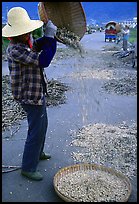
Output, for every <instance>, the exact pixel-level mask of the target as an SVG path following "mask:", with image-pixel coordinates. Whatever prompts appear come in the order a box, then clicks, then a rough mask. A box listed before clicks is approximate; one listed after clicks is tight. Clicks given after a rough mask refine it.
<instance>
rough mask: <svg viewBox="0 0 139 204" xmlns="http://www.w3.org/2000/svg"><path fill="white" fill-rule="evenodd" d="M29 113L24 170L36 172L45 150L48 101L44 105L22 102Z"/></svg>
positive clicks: (23, 160)
mask: <svg viewBox="0 0 139 204" xmlns="http://www.w3.org/2000/svg"><path fill="white" fill-rule="evenodd" d="M22 107H23V109H24V110H25V112H26V113H27V120H28V133H27V139H26V142H25V146H24V152H23V158H22V170H23V171H27V172H35V171H36V169H37V165H38V162H39V157H40V155H41V153H42V151H43V148H44V143H45V137H46V132H47V126H48V119H47V111H46V102H45V99H44V102H43V105H28V104H22Z"/></svg>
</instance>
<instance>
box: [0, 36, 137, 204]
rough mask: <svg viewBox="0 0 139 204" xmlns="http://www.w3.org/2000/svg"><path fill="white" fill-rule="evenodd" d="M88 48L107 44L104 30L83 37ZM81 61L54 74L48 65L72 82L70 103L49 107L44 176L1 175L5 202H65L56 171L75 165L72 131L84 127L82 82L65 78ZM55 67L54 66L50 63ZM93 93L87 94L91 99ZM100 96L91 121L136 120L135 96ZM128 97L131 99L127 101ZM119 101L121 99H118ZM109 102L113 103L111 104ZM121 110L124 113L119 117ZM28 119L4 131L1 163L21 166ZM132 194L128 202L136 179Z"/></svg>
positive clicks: (134, 197)
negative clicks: (56, 184) (56, 183)
mask: <svg viewBox="0 0 139 204" xmlns="http://www.w3.org/2000/svg"><path fill="white" fill-rule="evenodd" d="M82 43H84V45H85V48H86V49H92V50H93V49H98V50H101V49H102V47H103V46H104V45H106V43H105V42H104V34H103V33H95V34H94V33H93V34H91V35H86V36H84V38H83V39H82ZM77 62H78V60H76V59H74V57H73V59H70V60H66V61H59V62H58V67H59V70H57V69H58V67H57V65H55V67H54V72H53V73H52V72H51V71H50V69H49V68H48V70H47V74H48V76H49V77H54V78H59V79H61V80H62V81H63V82H65V81H66V82H67V83H69V84H70V85H71V86H72V87H73V90H71V91H68V92H67V93H66V97H67V102H66V104H63V105H61V106H57V107H52V108H48V118H49V127H48V133H47V138H46V144H45V150H46V151H47V152H49V153H50V154H51V155H52V158H51V159H50V160H48V161H40V163H39V166H38V170H40V172H41V173H42V174H43V176H44V179H43V180H42V181H39V182H35V181H29V180H28V179H26V178H24V177H22V176H21V175H20V170H16V171H13V172H10V173H3V174H2V201H3V202H63V201H62V200H61V199H60V198H59V197H58V196H57V194H56V192H55V190H54V186H53V178H54V175H55V174H56V172H57V171H58V170H59V169H60V168H61V167H65V166H68V165H72V164H74V161H73V159H72V158H71V152H72V151H73V148H74V147H71V146H70V145H69V144H70V141H71V136H70V131H71V130H77V129H78V128H79V127H82V123H83V121H82V118H81V116H80V110H81V105H80V104H78V103H77V97H78V91H79V90H80V85H81V84H80V82H79V81H78V80H77V79H75V80H73V79H71V78H70V77H68V78H66V75H67V73H69V72H73V71H74V66H73V64H74V63H77ZM51 66H53V65H51ZM2 68H3V74H4V73H7V68H6V66H4V64H3V67H2ZM89 83H91V85H92V87H93V88H94V92H96V93H97V89H98V87H99V86H100V84H98V82H97V81H95V80H94V81H92V82H90V81H89ZM94 92H93V93H92V92H90V93H89V94H90V95H88V97H89V101H90V102H91V103H93V102H92V97H93V95H92V94H94ZM97 99H99V100H100V101H101V110H99V109H97V105H96V103H93V104H92V106H93V107H94V108H93V109H92V108H91V109H90V113H89V122H96V121H102V122H107V123H113V124H114V123H116V122H117V121H123V120H124V119H127V120H128V121H132V120H136V108H135V106H136V97H128V98H127V97H121V101H120V102H119V101H118V103H117V99H116V97H115V98H109V97H108V98H107V100H104V99H103V98H102V96H100V95H98V96H97ZM127 99H128V100H127ZM118 100H119V98H118ZM110 104H112V105H111V106H110ZM129 107H130V108H129ZM118 113H121V114H120V116H119V114H118ZM26 131H27V122H26V120H23V121H22V123H21V126H20V129H19V131H18V132H17V133H16V134H15V135H14V136H11V137H10V131H6V132H4V133H3V140H2V164H3V165H16V166H18V165H19V166H20V165H21V159H22V153H23V148H24V142H25V138H26ZM131 183H132V194H131V196H130V199H129V201H128V202H137V181H136V178H133V180H132V181H131Z"/></svg>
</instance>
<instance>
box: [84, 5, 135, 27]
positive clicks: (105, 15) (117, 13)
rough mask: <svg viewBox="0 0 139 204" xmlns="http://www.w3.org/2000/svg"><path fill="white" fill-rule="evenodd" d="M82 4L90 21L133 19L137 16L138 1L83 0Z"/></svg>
mask: <svg viewBox="0 0 139 204" xmlns="http://www.w3.org/2000/svg"><path fill="white" fill-rule="evenodd" d="M82 6H83V8H84V11H85V14H86V19H87V21H88V22H90V21H91V19H92V20H96V21H97V22H98V23H100V22H108V21H110V20H114V21H123V20H133V17H135V16H137V3H136V2H82Z"/></svg>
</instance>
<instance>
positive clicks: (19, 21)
mask: <svg viewBox="0 0 139 204" xmlns="http://www.w3.org/2000/svg"><path fill="white" fill-rule="evenodd" d="M7 19H8V22H7V24H6V25H5V26H4V27H3V29H2V36H3V37H15V36H19V35H23V34H26V33H29V32H32V31H33V30H36V29H37V28H40V27H41V26H43V22H42V21H41V20H31V19H30V17H29V15H28V13H27V11H26V10H25V9H24V8H21V7H14V8H12V9H10V10H9V12H8V15H7Z"/></svg>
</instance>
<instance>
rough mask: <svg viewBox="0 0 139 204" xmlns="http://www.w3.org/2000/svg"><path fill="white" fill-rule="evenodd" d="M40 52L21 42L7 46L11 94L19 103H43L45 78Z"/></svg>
mask: <svg viewBox="0 0 139 204" xmlns="http://www.w3.org/2000/svg"><path fill="white" fill-rule="evenodd" d="M43 46H44V45H43ZM49 46H50V45H49ZM55 47H56V45H55ZM50 48H51V47H49V50H50ZM46 50H47V49H46ZM52 51H53V50H52ZM52 51H51V52H52ZM40 53H41V52H37V51H35V50H33V49H30V48H29V47H28V45H25V44H22V43H17V44H12V43H10V44H9V46H8V48H7V58H8V66H9V71H10V78H11V89H12V94H13V97H14V99H15V100H16V101H18V102H20V103H23V104H32V105H42V104H43V97H44V88H43V86H44V83H45V82H46V81H47V79H46V76H45V73H44V68H43V67H42V68H40V64H39V63H40V59H39V55H40ZM45 54H47V53H45ZM52 54H53V55H52V56H54V54H55V52H54V51H53V53H52ZM48 57H49V56H48ZM46 61H47V59H46ZM49 61H51V59H49ZM43 77H44V78H43ZM46 85H47V84H46Z"/></svg>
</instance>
